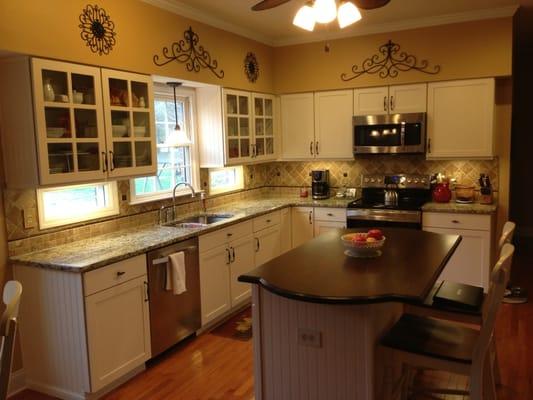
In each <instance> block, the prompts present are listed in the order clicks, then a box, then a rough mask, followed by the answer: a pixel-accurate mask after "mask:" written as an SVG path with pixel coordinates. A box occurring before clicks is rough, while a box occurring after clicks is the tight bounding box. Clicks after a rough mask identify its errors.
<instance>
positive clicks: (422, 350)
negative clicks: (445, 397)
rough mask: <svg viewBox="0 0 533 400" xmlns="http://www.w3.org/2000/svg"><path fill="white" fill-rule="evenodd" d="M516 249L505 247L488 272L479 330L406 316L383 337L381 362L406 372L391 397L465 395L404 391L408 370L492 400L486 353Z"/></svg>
mask: <svg viewBox="0 0 533 400" xmlns="http://www.w3.org/2000/svg"><path fill="white" fill-rule="evenodd" d="M513 253H514V246H513V245H512V244H508V243H506V244H504V245H503V248H502V251H501V255H500V259H499V260H498V262H497V263H496V265H495V267H494V269H493V270H492V273H491V277H490V287H489V292H488V294H487V296H486V299H485V303H484V310H483V319H482V324H481V329H480V330H478V329H472V328H469V327H467V326H464V325H462V324H458V323H455V322H451V321H446V320H441V319H436V318H429V317H422V316H417V315H412V314H404V315H403V316H402V317H401V318H400V319H399V321H398V322H396V324H395V325H394V326H393V327H392V328H391V329H390V331H389V332H388V333H387V334H386V335H385V336H384V337H383V339H382V340H381V343H380V351H381V352H382V354H384V357H385V358H384V359H386V360H393V363H395V364H397V365H401V366H402V370H403V371H404V372H405V373H404V374H403V375H402V377H401V379H400V380H399V381H398V382H397V384H396V387H395V388H394V390H393V391H392V392H393V394H396V395H402V397H404V396H405V394H409V393H410V392H411V389H413V392H424V393H428V392H431V393H441V394H456V395H464V394H467V392H465V391H462V390H456V389H438V388H408V389H407V390H406V388H405V387H404V385H405V384H410V383H411V382H410V381H409V379H406V377H407V378H408V377H409V372H410V370H411V369H412V368H417V369H433V370H443V371H448V372H451V373H454V374H462V375H466V376H469V377H470V390H469V394H470V398H471V399H473V400H482V399H483V400H485V399H488V400H493V399H495V398H496V397H495V396H496V390H495V386H494V376H493V369H492V367H491V365H490V354H489V349H490V345H491V340H492V334H493V330H494V323H495V319H496V313H497V311H498V308H499V306H500V304H501V300H502V298H503V293H504V291H505V286H506V284H507V282H508V279H509V273H510V268H511V261H512V256H513Z"/></svg>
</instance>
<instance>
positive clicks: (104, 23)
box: [78, 4, 117, 55]
mask: <svg viewBox="0 0 533 400" xmlns="http://www.w3.org/2000/svg"><path fill="white" fill-rule="evenodd" d="M79 20H80V24H79V25H78V27H79V28H80V29H81V33H80V36H81V38H82V39H83V40H84V41H85V44H86V45H87V47H89V48H90V49H91V51H92V52H93V53H98V54H99V55H103V54H109V52H110V51H111V50H112V49H113V46H114V45H115V44H116V43H117V40H116V38H115V36H116V35H117V33H116V32H115V31H114V29H115V23H114V22H113V21H111V18H110V17H109V15H107V13H106V11H105V10H104V9H103V8H100V7H98V6H97V5H96V4H95V5H94V6H93V5H90V4H88V5H87V6H86V7H85V8H84V9H83V11H82V13H81V14H80V16H79Z"/></svg>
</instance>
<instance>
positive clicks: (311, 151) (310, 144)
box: [309, 142, 313, 155]
mask: <svg viewBox="0 0 533 400" xmlns="http://www.w3.org/2000/svg"><path fill="white" fill-rule="evenodd" d="M309 153H311V155H313V142H311V143H309Z"/></svg>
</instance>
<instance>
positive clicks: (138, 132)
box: [133, 126, 146, 136]
mask: <svg viewBox="0 0 533 400" xmlns="http://www.w3.org/2000/svg"><path fill="white" fill-rule="evenodd" d="M133 134H134V135H135V136H145V135H146V126H134V127H133Z"/></svg>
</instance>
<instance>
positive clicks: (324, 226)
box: [314, 221, 346, 237]
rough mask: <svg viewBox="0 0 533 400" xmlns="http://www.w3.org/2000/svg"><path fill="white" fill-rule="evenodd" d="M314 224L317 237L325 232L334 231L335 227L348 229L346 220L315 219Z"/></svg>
mask: <svg viewBox="0 0 533 400" xmlns="http://www.w3.org/2000/svg"><path fill="white" fill-rule="evenodd" d="M314 225H315V228H314V234H315V237H317V236H320V235H322V234H323V233H326V232H329V231H332V230H334V229H346V222H334V221H315V224H314Z"/></svg>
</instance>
